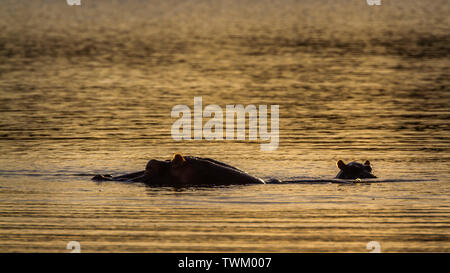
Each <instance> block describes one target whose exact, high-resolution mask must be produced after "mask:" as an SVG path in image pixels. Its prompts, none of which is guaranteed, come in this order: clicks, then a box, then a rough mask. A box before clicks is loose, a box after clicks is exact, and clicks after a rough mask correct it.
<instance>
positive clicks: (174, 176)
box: [92, 154, 265, 186]
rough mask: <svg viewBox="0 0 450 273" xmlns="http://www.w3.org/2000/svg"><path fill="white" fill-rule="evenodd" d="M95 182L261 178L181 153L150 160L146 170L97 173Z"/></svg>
mask: <svg viewBox="0 0 450 273" xmlns="http://www.w3.org/2000/svg"><path fill="white" fill-rule="evenodd" d="M92 179H93V180H96V181H126V182H142V183H145V184H147V185H155V186H185V185H186V186H188V185H194V186H196V185H243V184H264V183H265V182H264V181H263V180H262V179H259V178H256V177H253V176H251V175H249V174H247V173H246V172H244V171H242V170H239V169H237V168H235V167H233V166H230V165H228V164H225V163H223V162H220V161H216V160H214V159H210V158H201V157H193V156H182V155H180V154H175V155H174V156H173V158H172V160H165V161H160V160H155V159H152V160H150V161H149V162H148V163H147V166H146V167H145V171H141V172H136V173H131V174H126V175H122V176H117V177H112V176H110V175H96V176H94V177H93V178H92Z"/></svg>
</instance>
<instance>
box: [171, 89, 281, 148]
mask: <svg viewBox="0 0 450 273" xmlns="http://www.w3.org/2000/svg"><path fill="white" fill-rule="evenodd" d="M225 109H226V110H225V128H226V129H225V138H224V111H223V110H222V107H220V106H219V105H215V104H210V105H208V106H206V107H205V108H204V109H203V99H202V97H194V113H193V125H194V126H193V134H192V130H191V128H192V120H191V117H192V113H191V109H190V108H189V107H188V106H187V105H184V104H179V105H175V106H174V107H173V108H172V112H171V117H172V118H178V120H176V121H175V122H174V123H173V125H172V130H171V133H172V138H173V139H174V140H192V139H195V140H201V139H205V140H223V139H226V140H234V139H236V140H245V139H246V131H245V128H246V126H245V125H246V122H245V121H246V119H245V117H246V114H248V128H249V132H248V140H258V136H259V139H260V140H262V141H268V142H266V143H261V151H274V150H276V149H277V148H278V142H279V121H278V120H279V105H271V106H270V131H269V130H268V122H267V114H268V113H267V105H259V107H258V108H257V107H256V106H255V105H253V104H250V105H247V106H245V107H244V106H243V105H242V104H237V105H234V104H233V105H226V107H225ZM180 115H181V117H180ZM235 117H236V125H237V126H236V130H235V128H234V127H235V126H234V125H235ZM203 118H210V119H209V120H208V121H207V122H206V123H205V125H203ZM235 133H236V134H235ZM192 135H193V136H192Z"/></svg>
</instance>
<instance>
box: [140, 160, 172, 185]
mask: <svg viewBox="0 0 450 273" xmlns="http://www.w3.org/2000/svg"><path fill="white" fill-rule="evenodd" d="M144 182H145V183H147V184H152V185H169V184H171V179H170V162H167V161H160V160H155V159H152V160H150V161H149V162H148V163H147V166H145V173H144Z"/></svg>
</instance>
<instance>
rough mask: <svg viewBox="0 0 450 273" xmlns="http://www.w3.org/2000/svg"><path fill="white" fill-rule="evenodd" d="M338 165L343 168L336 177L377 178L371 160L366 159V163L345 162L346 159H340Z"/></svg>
mask: <svg viewBox="0 0 450 273" xmlns="http://www.w3.org/2000/svg"><path fill="white" fill-rule="evenodd" d="M337 167H338V168H339V169H340V170H341V171H340V172H339V173H338V174H337V176H336V178H340V179H357V178H377V177H376V176H375V175H373V174H372V167H371V166H370V162H369V160H366V162H364V164H361V163H358V162H350V163H348V164H345V163H344V161H342V160H339V161H338V162H337Z"/></svg>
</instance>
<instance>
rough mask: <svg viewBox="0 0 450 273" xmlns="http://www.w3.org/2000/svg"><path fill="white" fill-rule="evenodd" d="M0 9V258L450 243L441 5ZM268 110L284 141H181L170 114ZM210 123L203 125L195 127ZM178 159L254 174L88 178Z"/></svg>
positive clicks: (445, 40)
mask: <svg viewBox="0 0 450 273" xmlns="http://www.w3.org/2000/svg"><path fill="white" fill-rule="evenodd" d="M81 2H82V6H81V7H70V6H68V5H66V3H65V1H63V0H61V1H56V0H55V1H20V0H14V1H12V0H11V1H9V0H2V1H1V5H0V28H1V29H2V31H1V32H0V111H1V113H0V117H1V118H0V154H1V155H0V252H68V251H69V250H67V249H66V244H67V243H68V242H69V241H78V242H80V244H81V251H82V252H100V251H104V252H128V251H131V252H141V251H142V252H161V251H163V252H179V251H184V252H189V251H213V252H220V251H227V252H235V251H250V252H260V251H262V252H286V251H289V252H319V251H320V252H336V251H337V252H369V250H367V249H366V245H367V243H368V242H369V241H377V242H379V243H380V245H381V251H383V252H405V251H416V252H431V251H438V252H448V251H449V250H450V219H449V215H450V214H449V212H450V208H449V206H450V202H449V197H450V187H449V181H450V175H449V170H450V160H449V159H450V150H449V144H450V138H449V131H450V128H449V125H450V122H449V117H450V92H449V81H450V80H449V79H450V77H449V65H450V61H449V53H450V46H449V45H450V24H449V13H450V11H449V9H450V7H449V5H448V1H445V0H442V1H413V0H411V1H406V0H396V1H388V0H383V1H382V5H381V6H377V7H371V6H368V5H367V4H366V1H364V0H351V1H350V0H346V1H343V0H342V1H268V0H267V1H266V0H261V1H250V0H243V1H242V0H241V1H238V0H235V1H234V0H233V1H231V0H230V1H229V0H227V1H225V0H223V1H204V0H198V1H181V0H176V1H173V0H169V1H137V0H134V1H92V0H81ZM194 96H202V97H203V104H204V106H206V105H208V104H217V105H219V106H221V107H223V108H224V109H225V106H226V105H227V104H243V105H249V104H254V105H274V104H278V105H279V107H280V110H279V111H280V119H279V127H280V143H279V147H278V149H277V150H276V151H273V152H263V151H261V150H260V143H261V141H260V140H258V141H230V140H228V141H204V140H203V141H194V140H193V141H175V140H173V139H172V137H171V131H170V130H171V126H172V124H173V122H174V121H175V120H176V119H174V118H171V116H170V112H171V109H172V107H173V106H174V105H177V104H185V105H188V106H189V107H191V108H192V107H193V99H194ZM205 121H206V120H205ZM175 152H181V153H183V154H189V155H197V156H207V157H211V158H215V159H218V160H221V161H224V162H226V163H229V164H232V165H234V166H237V167H239V168H242V169H244V170H247V171H249V172H250V173H251V174H253V175H255V176H259V177H262V178H264V179H267V178H269V177H276V178H279V179H283V180H300V181H305V180H308V181H319V180H324V179H325V180H326V179H332V178H333V177H334V176H335V175H336V173H337V171H338V170H337V168H336V165H335V162H336V161H337V160H339V159H342V160H344V161H346V162H348V161H354V160H357V161H364V160H370V161H371V162H372V164H373V167H374V173H375V174H376V175H377V176H378V179H377V180H375V181H376V182H377V183H361V184H351V183H350V184H335V183H294V184H286V185H256V186H236V187H219V188H188V189H173V188H150V187H145V186H143V185H139V184H134V185H129V184H124V183H100V184H99V183H95V182H92V181H91V180H90V175H91V174H94V173H110V174H122V173H126V172H130V171H137V170H142V169H143V168H144V166H145V164H146V162H147V161H148V160H149V159H151V158H157V159H167V158H170V157H171V155H172V154H173V153H175Z"/></svg>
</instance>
